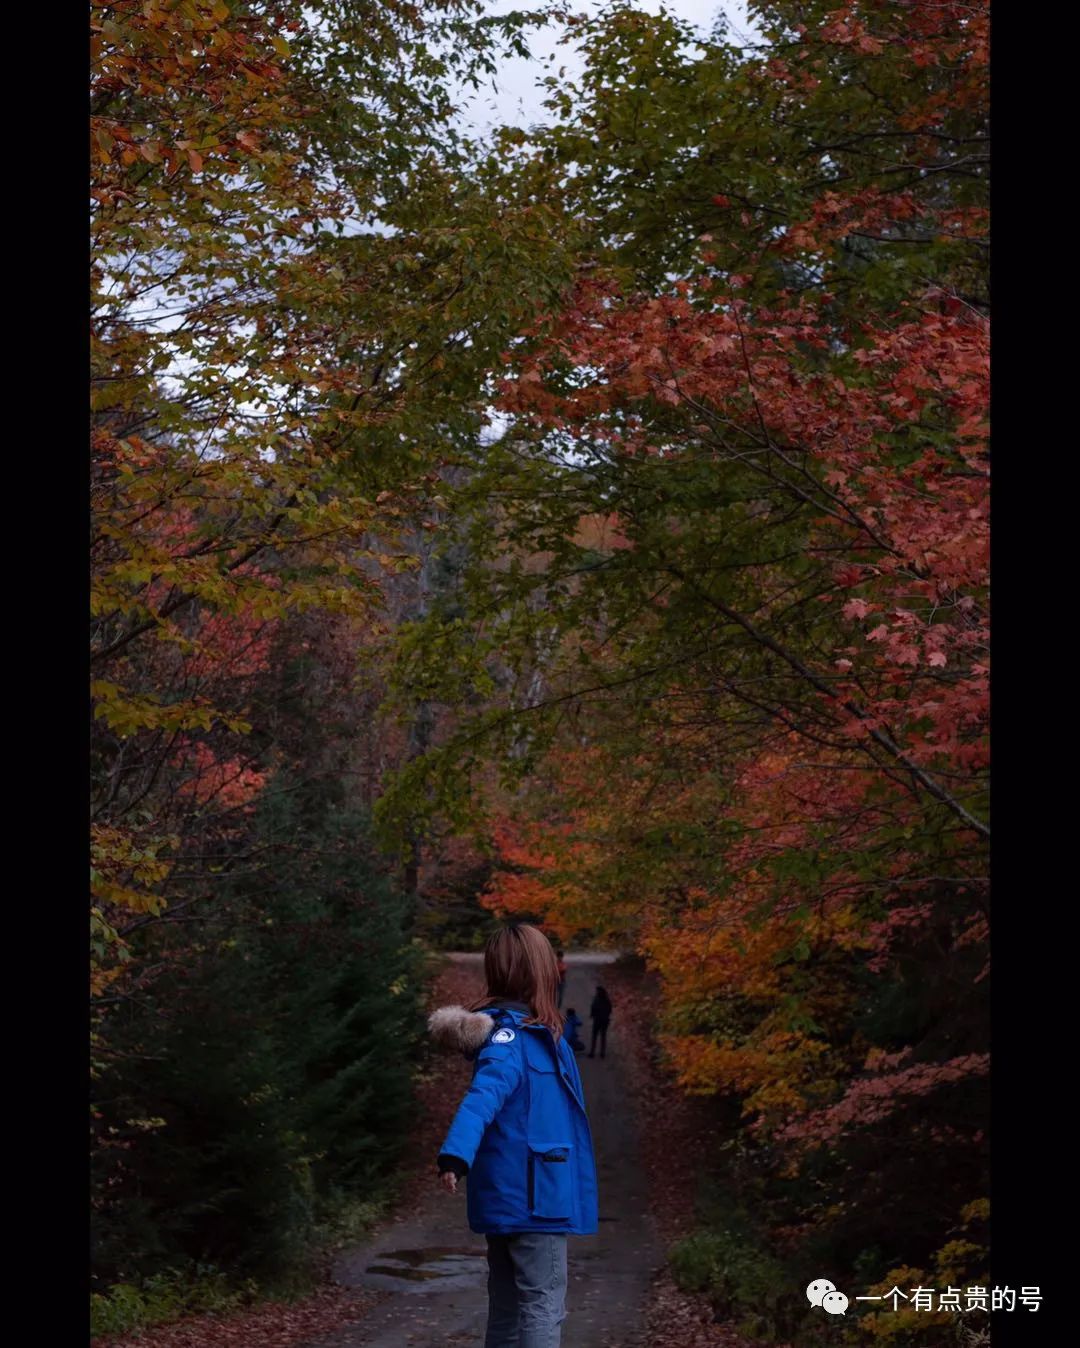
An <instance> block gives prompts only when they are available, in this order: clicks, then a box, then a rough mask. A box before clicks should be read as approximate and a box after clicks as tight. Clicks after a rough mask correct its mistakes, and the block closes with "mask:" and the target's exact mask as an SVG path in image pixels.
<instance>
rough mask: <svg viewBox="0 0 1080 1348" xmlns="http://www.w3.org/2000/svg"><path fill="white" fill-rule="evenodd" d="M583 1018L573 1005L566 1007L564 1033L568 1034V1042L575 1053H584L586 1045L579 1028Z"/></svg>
mask: <svg viewBox="0 0 1080 1348" xmlns="http://www.w3.org/2000/svg"><path fill="white" fill-rule="evenodd" d="M581 1026H582V1020H581V1017H580V1016H579V1015H578V1013H577V1012H576V1011H575V1010H574V1008H573V1007H572V1006H570V1007H567V1009H566V1018H565V1019H564V1021H563V1034H565V1035H566V1042H567V1043H568V1044H569V1045H570V1047H571V1048H572V1049H573V1050H574V1052H575V1053H583V1052H584V1051H585V1045H584V1043H582V1040H581V1036H580V1035H579V1034H578V1030H580V1029H581Z"/></svg>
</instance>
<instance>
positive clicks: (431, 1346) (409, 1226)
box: [310, 955, 660, 1348]
mask: <svg viewBox="0 0 1080 1348" xmlns="http://www.w3.org/2000/svg"><path fill="white" fill-rule="evenodd" d="M454 958H455V959H459V960H467V959H471V958H478V957H470V956H455V957H454ZM611 958H613V957H611V956H602V955H601V956H588V955H569V956H568V957H567V964H568V966H569V969H568V976H567V986H566V995H565V997H564V998H563V1007H564V1008H566V1007H571V1006H572V1007H575V1008H576V1009H577V1012H578V1015H580V1016H581V1017H582V1019H583V1020H584V1021H585V1027H584V1031H585V1036H586V1043H587V1042H588V1037H587V1036H588V1029H589V1023H588V1018H587V1012H588V1008H589V1003H590V1001H591V1000H592V993H593V989H594V987H595V984H596V983H597V982H598V981H601V982H602V981H603V973H602V966H603V964H605V963H608V962H610V960H611ZM622 1051H623V1050H622V1045H621V1044H620V1037H619V1012H618V1009H617V1008H616V1011H615V1015H614V1017H613V1020H612V1028H611V1031H610V1032H609V1034H608V1054H607V1058H606V1059H604V1060H603V1061H601V1060H600V1059H599V1058H597V1059H595V1060H590V1059H589V1058H588V1057H587V1056H586V1055H585V1054H581V1055H580V1066H581V1075H582V1080H583V1083H584V1087H585V1100H586V1105H587V1107H588V1111H589V1121H590V1123H591V1126H592V1131H593V1140H594V1143H595V1147H596V1163H597V1171H598V1176H599V1186H600V1227H599V1231H598V1233H597V1234H596V1235H595V1236H571V1237H570V1287H569V1294H568V1297H567V1310H568V1318H567V1321H566V1323H565V1325H564V1327H563V1348H643V1345H644V1339H643V1336H642V1335H643V1330H642V1313H641V1307H642V1304H643V1302H644V1299H645V1295H646V1292H647V1290H648V1286H649V1281H650V1278H651V1276H652V1273H653V1270H654V1269H655V1267H656V1265H657V1264H658V1262H659V1260H660V1253H659V1246H658V1242H657V1238H656V1234H655V1231H654V1229H653V1222H652V1219H651V1217H650V1215H649V1212H648V1202H647V1191H646V1185H645V1176H644V1174H643V1172H642V1170H641V1168H640V1165H639V1163H638V1124H637V1116H636V1110H635V1108H634V1102H633V1100H632V1098H631V1092H630V1091H629V1089H628V1086H627V1076H626V1074H625V1072H624V1067H623V1063H622V1061H621V1054H622ZM486 1276H487V1263H486V1259H485V1243H484V1239H483V1237H482V1236H475V1235H473V1234H472V1232H471V1231H469V1229H468V1226H467V1224H466V1220H465V1201H464V1198H463V1197H462V1196H460V1195H459V1196H458V1197H456V1198H450V1197H449V1196H447V1195H445V1194H443V1193H441V1192H440V1191H439V1190H438V1189H437V1188H436V1187H435V1185H434V1183H433V1184H432V1186H431V1189H430V1190H429V1191H427V1192H426V1193H425V1194H424V1196H423V1197H422V1198H421V1200H420V1203H419V1204H418V1205H417V1207H416V1208H415V1210H414V1211H413V1212H412V1213H410V1214H409V1215H407V1216H399V1217H398V1218H397V1219H395V1220H393V1221H391V1222H389V1223H388V1224H387V1225H385V1226H384V1227H383V1228H381V1229H380V1230H379V1231H378V1232H376V1233H375V1235H374V1236H373V1238H372V1239H371V1240H370V1241H368V1242H367V1243H365V1244H364V1245H361V1246H357V1247H355V1248H354V1249H351V1250H349V1251H348V1252H347V1253H345V1254H344V1255H343V1256H342V1257H341V1258H340V1259H339V1261H338V1264H337V1267H336V1269H335V1277H336V1279H337V1281H338V1282H340V1283H342V1284H343V1285H344V1286H347V1287H355V1288H363V1289H371V1290H378V1291H382V1292H383V1293H384V1294H385V1296H384V1299H383V1300H381V1301H380V1303H379V1304H378V1305H377V1306H375V1307H374V1308H373V1310H372V1311H371V1312H370V1313H369V1314H368V1315H367V1316H366V1317H365V1318H364V1320H363V1322H362V1323H361V1324H357V1325H355V1326H353V1327H351V1328H350V1329H347V1330H342V1331H339V1332H338V1333H336V1334H334V1335H332V1336H330V1337H329V1338H324V1339H320V1340H319V1341H318V1344H312V1345H310V1348H474V1346H475V1348H479V1345H481V1344H482V1343H483V1335H484V1323H485V1319H486V1309H487V1307H486V1301H487V1293H486Z"/></svg>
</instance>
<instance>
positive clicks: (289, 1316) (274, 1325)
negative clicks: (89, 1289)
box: [90, 1286, 384, 1348]
mask: <svg viewBox="0 0 1080 1348" xmlns="http://www.w3.org/2000/svg"><path fill="white" fill-rule="evenodd" d="M383 1295H384V1294H383V1293H381V1292H354V1291H348V1290H346V1289H345V1288H343V1287H330V1286H327V1287H320V1288H319V1289H318V1290H317V1291H315V1292H313V1293H312V1294H311V1295H310V1296H307V1297H304V1298H303V1300H301V1301H295V1302H284V1301H265V1302H261V1303H260V1304H259V1305H258V1306H253V1307H252V1308H251V1309H249V1310H245V1311H238V1312H233V1313H231V1314H228V1315H199V1316H193V1317H191V1318H189V1319H186V1320H178V1321H176V1322H175V1323H174V1324H170V1325H156V1326H154V1327H153V1328H150V1329H145V1330H141V1331H138V1332H136V1333H133V1334H125V1335H124V1336H123V1337H122V1338H98V1339H94V1340H92V1341H91V1345H90V1348H255V1345H258V1348H300V1345H302V1344H306V1343H310V1342H311V1341H312V1339H315V1338H318V1337H320V1336H322V1335H325V1334H329V1333H331V1332H332V1331H333V1330H336V1329H340V1328H344V1327H345V1326H346V1325H351V1324H355V1323H356V1321H358V1320H361V1319H362V1318H363V1317H364V1315H366V1314H367V1312H368V1311H369V1310H370V1309H371V1307H372V1306H373V1305H375V1303H376V1302H378V1301H380V1300H381V1299H382V1297H383Z"/></svg>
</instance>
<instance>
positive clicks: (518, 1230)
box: [429, 923, 597, 1348]
mask: <svg viewBox="0 0 1080 1348" xmlns="http://www.w3.org/2000/svg"><path fill="white" fill-rule="evenodd" d="M484 974H485V976H486V978H487V996H486V997H484V998H482V999H481V1000H480V1001H479V1002H477V1003H476V1004H475V1005H474V1006H472V1007H471V1008H469V1009H468V1010H467V1009H466V1008H464V1007H460V1006H449V1007H443V1008H442V1009H441V1010H439V1011H436V1012H435V1013H434V1014H433V1015H432V1017H431V1020H430V1022H429V1024H430V1027H431V1030H432V1033H433V1034H434V1035H435V1036H436V1038H438V1039H439V1040H441V1041H442V1042H443V1043H447V1044H450V1045H452V1046H453V1047H455V1048H458V1049H460V1050H461V1051H462V1052H463V1053H465V1055H466V1056H467V1057H469V1058H471V1059H472V1060H473V1064H474V1066H473V1078H472V1084H471V1085H470V1086H469V1089H468V1091H467V1092H466V1094H465V1098H464V1099H463V1100H462V1102H461V1105H460V1106H459V1108H458V1111H457V1114H456V1115H455V1116H454V1121H453V1123H452V1124H451V1125H450V1131H449V1132H448V1133H447V1135H446V1140H445V1142H444V1143H443V1145H442V1148H441V1149H440V1153H439V1179H440V1182H441V1183H442V1184H443V1186H444V1187H445V1188H446V1190H447V1191H448V1192H449V1193H454V1192H456V1189H457V1184H458V1180H459V1179H460V1178H461V1177H462V1176H467V1179H466V1190H467V1195H468V1214H469V1226H470V1227H471V1228H472V1230H473V1231H476V1232H477V1233H478V1234H480V1235H484V1236H486V1237H487V1246H488V1326H487V1336H486V1338H485V1339H484V1348H558V1345H559V1340H560V1335H561V1326H562V1322H563V1320H564V1319H565V1318H566V1237H567V1236H568V1235H591V1234H593V1232H595V1230H596V1224H597V1220H596V1219H597V1213H596V1165H595V1162H594V1160H593V1150H592V1136H591V1134H590V1132H589V1120H588V1117H587V1116H586V1113H585V1097H584V1095H583V1094H582V1089H581V1077H580V1075H579V1073H578V1067H577V1059H576V1058H575V1056H574V1053H573V1050H572V1049H571V1048H570V1047H569V1046H568V1045H567V1043H566V1040H565V1038H564V1037H563V1034H562V1016H561V1014H560V1012H559V1010H558V1007H557V999H558V987H559V971H558V967H557V964H556V959H555V952H554V951H553V950H552V948H551V944H550V942H549V941H548V939H547V937H545V936H544V935H543V933H542V932H541V931H540V930H539V929H538V928H536V927H532V926H529V925H528V924H526V923H517V924H512V925H510V926H507V927H503V928H501V929H500V930H499V931H497V932H495V934H494V935H493V936H492V937H491V939H490V940H489V941H488V943H487V946H486V948H485V950H484Z"/></svg>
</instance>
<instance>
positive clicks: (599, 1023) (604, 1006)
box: [589, 987, 612, 1058]
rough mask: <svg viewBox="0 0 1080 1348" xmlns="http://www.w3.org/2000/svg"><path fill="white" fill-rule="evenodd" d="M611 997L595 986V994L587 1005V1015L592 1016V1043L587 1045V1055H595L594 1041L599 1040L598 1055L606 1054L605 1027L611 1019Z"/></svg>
mask: <svg viewBox="0 0 1080 1348" xmlns="http://www.w3.org/2000/svg"><path fill="white" fill-rule="evenodd" d="M611 1010H612V1005H611V998H610V997H609V996H608V995H607V992H606V991H605V990H604V989H603V988H601V987H597V989H596V996H595V997H594V998H593V999H592V1005H591V1006H590V1007H589V1015H590V1016H591V1017H592V1044H591V1045H590V1046H589V1057H590V1058H595V1057H596V1041H597V1039H599V1040H600V1056H601V1058H603V1057H605V1056H606V1055H607V1027H608V1024H609V1023H610V1021H611Z"/></svg>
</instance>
